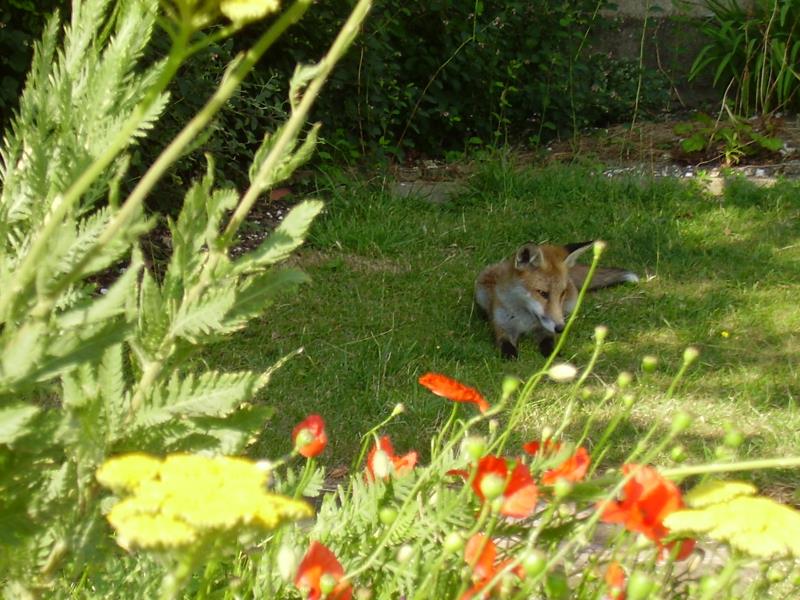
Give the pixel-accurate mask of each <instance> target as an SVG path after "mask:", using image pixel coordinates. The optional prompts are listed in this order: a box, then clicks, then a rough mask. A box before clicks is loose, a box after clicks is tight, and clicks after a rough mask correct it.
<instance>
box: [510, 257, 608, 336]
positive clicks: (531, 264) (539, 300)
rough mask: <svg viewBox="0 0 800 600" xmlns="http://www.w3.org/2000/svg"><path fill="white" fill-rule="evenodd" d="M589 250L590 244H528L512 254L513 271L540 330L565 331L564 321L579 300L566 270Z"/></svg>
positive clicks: (554, 332)
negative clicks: (530, 302)
mask: <svg viewBox="0 0 800 600" xmlns="http://www.w3.org/2000/svg"><path fill="white" fill-rule="evenodd" d="M591 247H592V242H587V243H586V244H575V245H571V246H551V245H548V244H542V245H536V244H534V243H532V242H528V243H526V244H523V245H522V246H521V247H520V248H519V249H518V250H517V252H516V254H515V255H514V269H515V270H516V271H517V273H518V275H519V277H520V279H521V280H522V281H523V284H524V285H525V288H526V289H527V290H528V293H529V294H530V296H531V299H532V300H533V308H534V311H535V313H536V316H537V317H538V318H539V321H540V323H541V324H542V327H543V328H544V329H545V330H546V331H548V332H550V333H552V334H556V333H561V332H562V331H563V330H564V318H565V316H566V315H567V314H569V312H570V311H571V310H572V309H573V308H574V307H575V302H576V301H577V299H578V290H577V288H576V287H575V284H574V283H572V279H571V278H570V276H569V269H570V268H571V267H573V266H575V262H576V261H577V259H578V257H579V256H580V255H581V254H583V253H584V252H586V251H587V250H588V249H589V248H591Z"/></svg>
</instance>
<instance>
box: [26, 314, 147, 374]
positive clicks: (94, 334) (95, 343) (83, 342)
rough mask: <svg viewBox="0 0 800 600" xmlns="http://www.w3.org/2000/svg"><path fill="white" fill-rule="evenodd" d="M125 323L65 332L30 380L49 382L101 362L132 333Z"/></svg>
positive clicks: (52, 341)
mask: <svg viewBox="0 0 800 600" xmlns="http://www.w3.org/2000/svg"><path fill="white" fill-rule="evenodd" d="M130 329H131V328H130V325H129V324H127V323H125V322H124V321H122V320H119V319H117V320H114V321H108V322H105V323H103V324H100V325H94V326H89V327H85V328H83V329H73V330H70V331H65V332H62V333H61V334H60V335H59V336H57V337H55V338H53V339H51V340H50V341H49V343H48V348H47V350H48V354H47V356H46V357H45V358H44V359H43V360H42V364H41V365H40V366H39V367H38V368H37V369H36V371H35V372H34V373H32V375H31V376H33V377H35V378H36V379H37V381H46V380H47V379H50V378H52V377H55V376H56V375H59V374H61V373H65V372H68V371H70V370H72V369H73V368H74V367H76V366H78V365H80V364H82V363H95V362H97V361H99V360H100V358H101V357H102V355H103V353H104V352H105V350H106V348H108V347H109V346H113V345H115V344H119V343H122V342H123V341H124V340H125V338H126V337H127V336H128V334H129V332H130Z"/></svg>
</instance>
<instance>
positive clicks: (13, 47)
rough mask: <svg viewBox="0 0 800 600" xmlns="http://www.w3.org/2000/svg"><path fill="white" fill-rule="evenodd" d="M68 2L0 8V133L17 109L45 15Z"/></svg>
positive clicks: (18, 2) (26, 0) (18, 0)
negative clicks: (34, 44)
mask: <svg viewBox="0 0 800 600" xmlns="http://www.w3.org/2000/svg"><path fill="white" fill-rule="evenodd" d="M68 6H69V3H68V2H67V1H66V0H57V1H51V2H46V3H41V2H34V1H33V0H10V1H9V2H7V3H3V5H2V6H0V31H2V35H0V130H3V129H5V127H6V125H7V124H8V122H9V121H10V119H11V115H12V113H13V110H14V109H16V107H17V98H18V96H19V92H20V90H21V88H22V84H23V83H24V81H25V74H26V73H27V72H28V68H29V67H30V64H31V58H32V56H33V43H34V41H35V40H37V39H39V38H40V37H41V34H42V29H43V28H44V25H45V22H46V21H47V17H48V15H49V14H50V13H51V12H52V11H54V10H56V9H58V10H60V11H65V10H67V9H68Z"/></svg>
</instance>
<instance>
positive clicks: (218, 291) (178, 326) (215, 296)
mask: <svg viewBox="0 0 800 600" xmlns="http://www.w3.org/2000/svg"><path fill="white" fill-rule="evenodd" d="M235 302H236V290H235V289H233V288H231V287H228V286H226V287H223V286H219V287H215V288H212V289H210V290H208V291H207V292H206V293H205V294H203V296H202V297H201V298H200V299H199V300H197V301H196V302H190V303H186V304H182V305H181V307H180V308H179V309H178V311H177V313H176V315H175V318H174V319H173V321H172V326H171V334H172V336H173V337H175V338H183V339H185V340H188V341H190V342H197V341H199V339H200V338H201V337H202V336H204V335H208V334H210V333H212V332H216V331H218V330H220V329H222V328H223V322H224V319H225V315H226V314H228V312H229V311H230V310H231V308H233V305H234V303H235Z"/></svg>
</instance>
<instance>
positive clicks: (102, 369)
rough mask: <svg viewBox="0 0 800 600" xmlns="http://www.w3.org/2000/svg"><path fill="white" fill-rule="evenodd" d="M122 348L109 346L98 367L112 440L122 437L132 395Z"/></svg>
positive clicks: (99, 386)
mask: <svg viewBox="0 0 800 600" xmlns="http://www.w3.org/2000/svg"><path fill="white" fill-rule="evenodd" d="M122 348H123V347H122V344H116V345H114V346H109V347H108V348H107V349H106V351H105V352H104V353H103V358H102V359H101V360H100V365H99V366H98V367H97V386H98V389H99V390H100V395H101V396H102V398H103V400H104V402H103V404H104V406H105V409H106V417H107V421H108V431H109V436H110V437H111V439H117V438H119V437H120V434H121V432H122V430H123V428H124V425H125V421H126V419H127V415H128V412H129V410H130V393H129V392H128V389H127V387H126V385H125V372H124V369H123V361H122Z"/></svg>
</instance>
